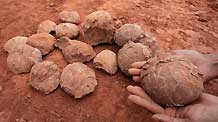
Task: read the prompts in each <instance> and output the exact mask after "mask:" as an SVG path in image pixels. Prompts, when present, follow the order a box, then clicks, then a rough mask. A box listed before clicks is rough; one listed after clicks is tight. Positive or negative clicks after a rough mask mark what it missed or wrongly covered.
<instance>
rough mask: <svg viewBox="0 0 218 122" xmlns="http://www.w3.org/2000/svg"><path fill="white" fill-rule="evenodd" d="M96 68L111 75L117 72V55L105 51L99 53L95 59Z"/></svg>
mask: <svg viewBox="0 0 218 122" xmlns="http://www.w3.org/2000/svg"><path fill="white" fill-rule="evenodd" d="M93 62H94V64H95V67H96V68H99V69H103V70H105V71H106V72H107V73H109V74H115V73H116V72H117V65H118V63H117V55H116V54H115V53H114V52H113V51H110V50H103V51H101V52H100V53H98V54H97V55H96V57H95V59H94V61H93Z"/></svg>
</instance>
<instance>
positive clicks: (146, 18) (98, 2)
mask: <svg viewBox="0 0 218 122" xmlns="http://www.w3.org/2000/svg"><path fill="white" fill-rule="evenodd" d="M217 3H218V2H216V1H215V0H1V1H0V6H1V8H0V86H2V87H3V90H2V91H1V92H0V122H136V121H137V122H152V120H151V115H152V114H151V113H149V112H148V111H146V110H145V109H144V108H141V107H139V106H137V105H135V104H133V103H131V102H130V101H128V100H127V96H128V93H127V91H126V89H125V88H126V86H127V85H129V84H134V83H133V82H132V81H131V79H130V78H127V77H125V76H124V75H123V74H122V73H121V72H120V71H119V72H118V73H117V74H116V75H114V76H110V75H107V74H106V73H105V72H103V71H100V70H95V69H94V68H93V64H92V63H88V65H89V66H90V67H91V68H92V69H94V70H95V72H96V76H97V80H98V84H99V85H98V87H97V89H96V91H95V92H94V93H93V94H90V95H88V96H86V97H85V98H84V99H80V100H75V99H73V98H72V97H70V96H69V95H67V94H65V93H64V92H63V91H62V90H60V88H59V89H57V90H56V91H55V92H54V93H52V94H50V95H47V96H45V95H42V94H40V93H38V92H35V91H34V90H33V89H32V88H31V87H29V85H28V84H27V83H28V74H22V75H14V74H13V73H12V72H10V71H9V70H8V68H7V65H6V57H7V53H6V52H5V51H4V50H3V45H4V44H5V42H6V41H7V40H8V39H10V38H11V37H14V36H16V35H23V36H30V35H31V34H34V33H35V31H36V28H37V25H38V24H39V23H40V22H41V21H43V20H45V19H51V20H53V21H55V22H57V23H59V20H58V16H57V15H58V13H59V12H60V11H61V10H70V9H73V10H77V11H78V12H79V13H80V15H81V17H82V19H84V17H85V16H86V15H87V14H89V13H91V12H93V11H95V10H99V9H104V10H106V11H108V12H110V13H111V14H113V15H116V16H117V17H118V18H119V19H120V20H122V22H123V23H127V22H130V23H138V24H140V25H142V26H143V27H144V29H145V30H146V31H147V32H150V33H152V34H153V35H154V36H155V37H156V38H157V40H158V42H159V43H160V46H161V49H162V50H163V51H170V50H172V49H185V48H187V49H196V50H198V51H201V52H203V53H210V52H214V51H215V50H217V48H218V21H217V20H218V5H217ZM103 49H111V50H113V51H115V52H116V51H117V50H118V47H117V46H114V45H101V46H97V47H95V50H96V52H100V51H101V50H103ZM44 59H45V60H52V61H55V62H56V63H57V64H58V65H59V67H60V68H63V67H64V66H66V65H67V63H66V62H65V61H64V59H63V56H62V54H61V52H60V51H59V50H54V51H53V52H52V53H50V54H49V55H48V56H46V57H44ZM134 85H136V84H134ZM205 89H206V90H205V92H208V93H211V94H213V95H217V96H218V82H217V81H215V80H214V81H210V82H208V83H206V84H205Z"/></svg>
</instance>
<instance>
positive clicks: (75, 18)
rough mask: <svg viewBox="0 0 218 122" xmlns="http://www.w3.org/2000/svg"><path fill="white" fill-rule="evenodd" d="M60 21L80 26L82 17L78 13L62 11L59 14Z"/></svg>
mask: <svg viewBox="0 0 218 122" xmlns="http://www.w3.org/2000/svg"><path fill="white" fill-rule="evenodd" d="M59 18H60V20H62V21H63V22H67V23H73V24H79V22H80V16H79V14H78V12H77V11H62V12H61V13H60V14H59Z"/></svg>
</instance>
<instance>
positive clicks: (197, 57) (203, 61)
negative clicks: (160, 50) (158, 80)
mask: <svg viewBox="0 0 218 122" xmlns="http://www.w3.org/2000/svg"><path fill="white" fill-rule="evenodd" d="M171 54H176V55H182V56H184V57H186V58H187V59H188V60H190V61H191V62H192V63H193V64H194V65H196V66H197V67H198V69H199V71H200V73H201V74H203V81H204V82H207V81H209V80H211V79H214V78H217V77H218V72H217V71H218V63H217V62H218V54H201V53H199V52H197V51H194V50H174V51H172V52H171ZM145 63H146V61H141V62H135V63H133V64H132V68H130V69H129V72H130V74H132V75H133V80H134V81H136V82H139V81H140V77H139V75H140V72H141V67H142V66H143V65H144V64H145Z"/></svg>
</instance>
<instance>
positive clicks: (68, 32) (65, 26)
mask: <svg viewBox="0 0 218 122" xmlns="http://www.w3.org/2000/svg"><path fill="white" fill-rule="evenodd" d="M56 36H57V37H64V36H65V37H69V38H72V39H75V38H77V37H79V28H78V27H77V26H76V25H75V24H71V23H61V24H59V25H57V26H56Z"/></svg>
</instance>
